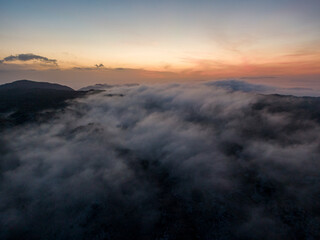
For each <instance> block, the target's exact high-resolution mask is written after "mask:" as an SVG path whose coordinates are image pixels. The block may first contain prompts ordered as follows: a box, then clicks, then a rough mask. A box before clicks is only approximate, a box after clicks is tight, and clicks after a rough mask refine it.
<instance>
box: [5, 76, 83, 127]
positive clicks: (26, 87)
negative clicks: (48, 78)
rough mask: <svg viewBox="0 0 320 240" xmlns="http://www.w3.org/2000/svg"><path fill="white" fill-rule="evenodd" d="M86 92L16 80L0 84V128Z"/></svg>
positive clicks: (51, 84) (35, 115)
mask: <svg viewBox="0 0 320 240" xmlns="http://www.w3.org/2000/svg"><path fill="white" fill-rule="evenodd" d="M86 93H87V92H85V91H75V90H73V89H72V88H70V87H67V86H63V85H59V84H53V83H47V82H34V81H29V80H19V81H15V82H12V83H7V84H3V85H0V129H1V128H2V127H7V126H15V125H17V124H22V123H25V122H29V121H33V120H35V119H38V118H39V116H43V113H42V111H44V110H50V109H51V110H53V109H54V110H56V109H61V108H64V107H65V106H67V100H70V99H74V98H77V97H81V96H84V95H85V94H86Z"/></svg>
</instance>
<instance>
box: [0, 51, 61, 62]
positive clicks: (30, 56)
mask: <svg viewBox="0 0 320 240" xmlns="http://www.w3.org/2000/svg"><path fill="white" fill-rule="evenodd" d="M31 60H37V61H41V62H44V63H49V64H54V65H57V60H56V59H49V58H47V57H43V56H39V55H35V54H32V53H26V54H17V55H10V56H8V57H5V58H4V59H2V60H0V63H4V62H13V61H23V62H26V61H31Z"/></svg>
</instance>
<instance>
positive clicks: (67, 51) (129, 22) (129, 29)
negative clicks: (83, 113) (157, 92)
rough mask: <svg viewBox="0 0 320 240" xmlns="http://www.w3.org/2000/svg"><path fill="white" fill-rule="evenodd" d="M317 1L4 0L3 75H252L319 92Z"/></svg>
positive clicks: (86, 78)
mask: <svg viewBox="0 0 320 240" xmlns="http://www.w3.org/2000/svg"><path fill="white" fill-rule="evenodd" d="M319 12H320V1H319V0H304V1H302V0H268V1H266V0H264V1H262V0H241V1H239V0H211V1H209V0H199V1H190V0H170V1H168V0H163V1H152V0H148V1H147V0H135V1H131V0H123V1H119V0H118V1H113V0H105V1H102V0H91V1H89V0H77V1H75V0H69V1H67V0H64V1H61V0H56V1H45V0H41V1H40V0H39V1H36V0H30V1H25V0H23V1H22V0H10V1H9V0H0V59H1V60H0V83H4V82H10V81H13V80H17V79H26V78H27V79H31V80H37V81H51V82H58V83H64V84H67V85H69V86H72V87H75V88H78V87H83V86H86V85H90V84H93V83H129V82H137V83H139V82H148V83H153V82H180V81H183V82H195V81H208V80H216V79H219V80H221V79H246V80H247V81H248V82H253V83H259V84H261V83H264V84H269V85H277V86H284V87H308V88H313V89H319V90H320V14H319Z"/></svg>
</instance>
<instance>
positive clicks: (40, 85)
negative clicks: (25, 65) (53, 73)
mask: <svg viewBox="0 0 320 240" xmlns="http://www.w3.org/2000/svg"><path fill="white" fill-rule="evenodd" d="M35 88H36V89H53V90H60V91H74V90H73V89H72V88H70V87H67V86H64V85H60V84H56V83H48V82H35V81H30V80H18V81H14V82H12V83H6V84H3V85H0V90H9V89H24V90H26V89H35Z"/></svg>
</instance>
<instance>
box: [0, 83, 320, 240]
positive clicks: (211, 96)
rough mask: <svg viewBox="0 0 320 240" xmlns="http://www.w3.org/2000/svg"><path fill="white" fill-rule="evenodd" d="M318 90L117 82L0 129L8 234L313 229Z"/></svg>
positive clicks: (296, 232) (200, 234)
mask: <svg viewBox="0 0 320 240" xmlns="http://www.w3.org/2000/svg"><path fill="white" fill-rule="evenodd" d="M317 106H319V99H317V98H308V99H304V98H294V97H278V96H264V95H255V94H252V93H244V92H240V91H227V90H224V89H223V88H220V87H217V86H214V85H207V84H189V85H179V84H163V85H159V86H148V85H140V86H130V87H127V86H116V87H112V88H108V89H107V90H106V91H105V92H101V93H100V94H95V95H90V96H88V97H87V98H81V99H78V100H77V101H75V102H72V103H70V105H69V106H68V108H66V109H64V110H62V111H61V112H57V113H56V115H55V117H53V118H51V119H50V120H48V121H47V122H42V123H41V124H40V123H34V124H30V125H27V126H22V127H19V128H15V129H11V130H7V131H5V132H3V133H2V134H1V138H0V143H1V144H0V156H1V161H0V164H1V166H0V169H1V170H0V194H1V197H0V212H1V214H0V222H1V224H0V238H1V239H14V238H15V239H19V238H22V237H23V238H27V239H31V238H37V239H70V238H73V239H219V240H225V239H317V238H318V237H319V234H320V231H319V229H320V228H319V226H320V219H319V214H318V213H319V211H320V203H319V201H317V200H318V195H319V189H320V175H319V172H320V164H319V161H318V160H319V159H320V145H319V142H320V137H319V136H320V134H319V133H320V117H319V110H317V109H318V107H317Z"/></svg>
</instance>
